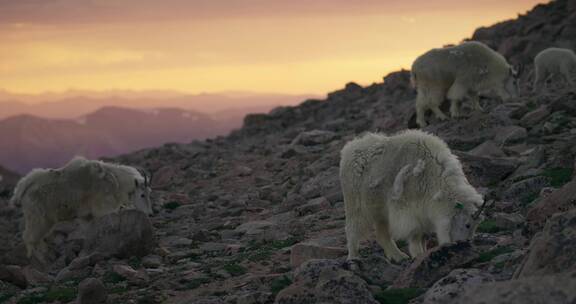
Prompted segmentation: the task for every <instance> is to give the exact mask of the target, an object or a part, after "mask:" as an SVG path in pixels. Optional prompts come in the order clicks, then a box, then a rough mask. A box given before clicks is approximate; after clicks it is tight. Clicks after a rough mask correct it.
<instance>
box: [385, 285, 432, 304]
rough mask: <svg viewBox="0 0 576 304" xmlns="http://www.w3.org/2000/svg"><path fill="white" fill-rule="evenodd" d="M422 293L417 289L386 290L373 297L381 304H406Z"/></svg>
mask: <svg viewBox="0 0 576 304" xmlns="http://www.w3.org/2000/svg"><path fill="white" fill-rule="evenodd" d="M422 293H424V290H423V289H419V288H400V289H388V290H384V291H381V292H379V293H377V294H375V295H374V298H375V299H376V301H378V302H380V303H381V304H407V303H408V302H410V300H412V299H414V298H416V297H417V296H419V295H421V294H422Z"/></svg>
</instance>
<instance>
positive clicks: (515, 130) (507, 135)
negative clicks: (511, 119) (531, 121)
mask: <svg viewBox="0 0 576 304" xmlns="http://www.w3.org/2000/svg"><path fill="white" fill-rule="evenodd" d="M495 134H496V135H495V136H494V141H496V142H497V143H500V144H510V143H515V142H518V141H521V140H524V139H525V138H526V137H528V131H526V129H525V128H522V127H519V126H506V127H501V128H498V129H496V131H495Z"/></svg>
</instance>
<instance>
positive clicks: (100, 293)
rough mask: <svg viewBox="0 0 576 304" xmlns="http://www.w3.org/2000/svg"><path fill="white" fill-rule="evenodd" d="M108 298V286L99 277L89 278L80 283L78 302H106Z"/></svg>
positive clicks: (95, 303)
mask: <svg viewBox="0 0 576 304" xmlns="http://www.w3.org/2000/svg"><path fill="white" fill-rule="evenodd" d="M107 298H108V294H107V292H106V287H105V286H104V284H103V283H102V281H100V280H99V279H95V278H87V279H85V280H83V281H82V282H80V285H78V297H77V298H76V301H77V303H78V304H105V303H106V301H107Z"/></svg>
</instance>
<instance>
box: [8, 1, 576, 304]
mask: <svg viewBox="0 0 576 304" xmlns="http://www.w3.org/2000/svg"><path fill="white" fill-rule="evenodd" d="M575 3H576V2H575V1H566V0H559V1H554V2H551V3H549V4H547V5H540V6H537V7H536V8H535V9H534V10H533V11H531V12H529V13H528V14H526V15H524V16H521V17H519V19H517V20H514V21H508V22H505V23H501V24H497V25H495V26H494V27H490V28H482V29H479V30H478V31H477V32H476V33H475V34H474V36H473V39H478V40H482V41H485V42H488V43H489V44H490V45H491V46H492V47H494V48H495V49H498V50H503V49H504V48H505V45H506V44H509V43H511V42H509V41H517V40H520V41H524V40H522V39H526V40H527V41H528V42H531V41H534V43H524V44H519V45H517V46H515V48H514V52H512V53H506V52H504V54H505V55H508V57H509V58H512V61H514V60H518V63H525V64H528V65H529V61H528V60H527V58H531V57H530V56H531V55H532V53H533V52H537V51H539V50H540V49H541V48H545V47H548V46H552V45H556V44H558V45H562V44H563V43H564V42H565V41H576V24H574V21H573V20H576V18H574V16H575V15H574V14H576V5H575ZM535 24H540V25H538V26H536V25H535ZM560 29H561V30H560ZM558 31H559V32H558ZM550 32H558V35H555V36H549V33H550ZM544 37H546V38H544ZM550 37H552V38H550ZM570 39H571V40H570ZM540 43H541V44H540ZM537 44H538V45H537ZM572 47H574V46H572ZM529 71H530V67H529V66H528V69H527V73H528V74H529ZM527 78H529V77H527ZM528 84H529V82H528V81H527V79H525V81H524V86H523V87H522V94H521V96H519V97H518V98H515V99H514V100H512V101H510V102H508V103H502V102H501V101H499V100H496V99H493V98H489V97H488V98H484V99H483V100H482V101H481V103H482V104H483V106H484V111H483V112H481V113H472V112H471V111H469V112H468V115H467V117H466V118H462V119H452V120H448V121H446V122H437V121H434V120H432V123H431V125H430V126H429V127H427V128H425V130H427V131H429V132H432V133H434V134H436V135H438V136H440V137H441V138H443V139H444V140H446V142H447V143H448V144H449V146H450V147H451V148H452V149H453V150H454V151H455V153H456V154H457V155H458V156H459V157H460V159H461V161H462V163H463V165H464V169H465V171H466V173H467V176H469V179H470V181H471V183H472V184H473V185H474V186H475V187H476V188H477V189H479V190H480V191H481V192H482V193H483V194H484V195H485V196H486V197H487V198H489V199H491V200H494V204H493V205H491V206H490V207H489V208H488V210H487V211H486V220H485V221H484V222H483V223H482V224H481V225H480V227H479V231H478V233H477V234H476V237H475V238H474V240H473V241H472V242H469V243H456V244H452V245H449V246H444V247H435V243H434V240H433V239H429V240H428V247H429V251H428V253H427V254H426V255H425V256H422V257H419V258H418V259H416V260H414V261H406V262H405V263H403V264H401V265H394V264H390V263H388V262H387V261H386V260H385V259H384V256H383V252H382V250H381V249H380V247H379V246H378V245H377V244H376V243H375V242H374V241H367V242H365V243H363V245H362V259H361V263H360V264H359V267H352V266H351V265H350V264H348V263H346V261H345V254H346V249H345V236H344V219H345V216H344V209H343V202H342V194H341V191H340V185H339V181H338V162H339V151H340V149H341V148H342V146H343V145H344V144H345V143H346V142H347V141H348V140H350V139H352V138H354V137H355V136H357V135H359V134H362V133H363V132H369V131H371V132H375V131H382V132H386V133H393V132H396V131H398V130H402V129H405V128H407V127H411V126H414V110H413V108H414V98H415V93H414V92H413V90H412V89H411V88H410V84H409V73H408V72H407V71H400V72H397V73H392V74H390V75H388V76H386V77H385V78H384V81H383V83H378V84H373V85H370V86H367V87H361V86H359V85H357V84H354V83H349V84H347V85H346V87H345V88H344V89H342V90H339V91H336V92H333V93H330V94H329V95H328V98H327V99H326V100H308V101H305V102H304V103H302V104H301V105H299V106H296V107H281V108H277V109H274V110H273V111H271V112H270V113H268V114H256V115H249V116H247V117H246V119H245V121H244V127H243V128H242V129H240V130H238V131H235V132H233V133H232V134H230V135H229V136H227V137H218V138H215V139H210V140H206V141H202V142H193V143H190V144H168V145H164V146H162V147H159V148H153V149H147V150H143V151H139V152H136V153H133V154H130V155H125V156H122V157H119V158H117V159H115V160H116V161H119V162H122V163H127V164H133V165H139V166H142V167H145V168H146V169H148V170H149V171H150V172H152V173H153V179H152V186H153V189H154V201H155V211H156V214H155V215H153V216H151V218H150V221H147V220H146V219H142V218H141V217H138V216H137V215H134V214H132V213H130V212H123V213H121V214H120V215H115V216H111V218H104V219H102V220H99V221H98V222H97V223H95V224H94V225H95V226H94V227H92V230H91V231H95V232H94V233H92V234H90V233H88V234H87V235H85V236H78V235H77V234H75V231H76V230H75V228H74V224H73V223H68V224H66V223H62V224H61V225H59V227H57V229H55V231H56V232H57V233H53V237H52V239H51V243H52V244H55V245H54V246H53V247H54V248H53V251H54V252H53V256H52V257H51V261H52V264H51V265H48V266H47V267H45V268H44V269H41V270H36V269H35V268H32V267H30V266H28V264H29V263H30V261H26V260H25V259H22V258H21V256H22V251H21V250H22V248H18V247H16V248H13V249H12V248H11V249H12V251H11V252H9V253H8V254H6V255H5V256H4V258H3V259H2V260H0V265H1V266H0V303H3V302H5V303H41V302H58V301H59V302H61V303H67V302H71V301H77V302H78V303H105V301H108V303H119V302H126V303H198V304H200V303H203V304H218V303H231V304H232V303H237V304H244V303H408V302H409V301H412V303H480V302H479V300H480V299H483V300H484V301H490V302H492V301H494V302H495V303H531V302H532V303H538V302H539V301H540V302H542V301H543V299H546V301H549V302H548V303H571V302H573V301H574V299H575V298H576V279H575V277H574V271H576V251H574V245H573V244H576V226H575V223H576V213H575V207H576V193H575V192H574V183H576V180H573V175H574V174H573V173H574V169H575V168H574V165H575V162H574V160H575V156H576V92H575V91H574V88H571V89H570V88H559V87H558V88H550V89H548V90H546V91H542V92H531V91H530V88H529V85H528ZM2 203H3V202H1V201H0V204H2ZM5 213H6V214H8V213H9V214H10V215H11V218H12V219H13V218H15V217H16V215H17V211H14V210H12V211H6V212H5ZM5 213H2V214H5ZM116 217H119V218H120V219H123V218H125V220H118V219H114V218H116ZM4 218H5V217H3V219H4ZM110 222H114V223H118V224H116V226H117V227H118V228H117V229H108V227H109V225H110V224H109V223H110ZM134 222H136V223H139V224H138V225H139V226H140V227H143V228H142V229H139V232H138V234H137V235H135V236H134V237H137V239H136V240H137V241H136V242H135V243H141V244H152V243H155V245H150V246H148V245H146V246H136V247H137V248H136V249H134V250H135V251H130V254H129V255H123V254H119V253H118V252H113V251H114V250H108V249H109V248H108V247H109V246H108V245H107V246H108V247H107V250H106V252H107V253H106V254H102V251H98V250H95V251H93V252H88V253H87V252H85V251H83V245H82V244H94V243H95V242H94V239H95V238H96V239H98V238H99V239H103V238H104V239H108V238H113V237H116V238H117V239H118V240H119V241H118V243H120V244H118V246H117V248H130V249H132V248H134V247H133V246H128V245H126V244H128V242H126V243H123V242H122V241H121V240H124V239H126V238H125V237H122V236H123V233H126V231H127V229H126V228H123V227H126V226H122V224H121V223H134ZM149 225H150V226H149ZM116 226H115V227H116ZM146 227H150V228H153V229H148V228H146ZM13 237H18V236H17V235H15V236H13ZM152 238H153V239H154V240H151V239H152ZM131 242H132V243H134V241H133V240H132V241H131ZM96 243H98V242H96ZM132 243H130V244H132ZM124 245H126V246H124ZM399 245H400V247H401V249H403V250H406V245H405V244H403V243H402V242H401V243H400V244H399ZM122 252H125V251H122ZM32 262H33V263H34V261H32ZM92 294H95V295H97V296H86V295H92ZM487 299H490V300H487ZM91 300H94V301H96V300H98V302H94V301H92V302H91ZM26 301H28V302H26ZM34 301H36V302H34ZM392 301H396V302H392Z"/></svg>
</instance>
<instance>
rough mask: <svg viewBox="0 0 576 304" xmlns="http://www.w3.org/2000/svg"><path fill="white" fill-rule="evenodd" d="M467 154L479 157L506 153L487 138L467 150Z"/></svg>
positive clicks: (502, 155)
mask: <svg viewBox="0 0 576 304" xmlns="http://www.w3.org/2000/svg"><path fill="white" fill-rule="evenodd" d="M468 154H470V155H473V156H479V157H505V156H506V153H504V151H502V149H501V148H500V147H499V146H498V144H496V143H495V142H494V141H492V140H488V141H485V142H483V143H482V144H480V145H479V146H477V147H476V148H474V149H472V150H470V151H468Z"/></svg>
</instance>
